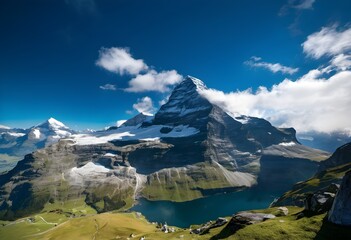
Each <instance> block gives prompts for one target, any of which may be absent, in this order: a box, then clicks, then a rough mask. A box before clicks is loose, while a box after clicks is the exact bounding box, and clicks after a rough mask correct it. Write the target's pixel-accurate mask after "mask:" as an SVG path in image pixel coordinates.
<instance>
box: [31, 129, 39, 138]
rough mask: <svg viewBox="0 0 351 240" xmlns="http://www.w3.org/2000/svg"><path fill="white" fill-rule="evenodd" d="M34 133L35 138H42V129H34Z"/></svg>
mask: <svg viewBox="0 0 351 240" xmlns="http://www.w3.org/2000/svg"><path fill="white" fill-rule="evenodd" d="M32 133H33V135H34V138H36V139H40V131H39V129H33V131H32Z"/></svg>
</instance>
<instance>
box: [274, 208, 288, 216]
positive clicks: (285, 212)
mask: <svg viewBox="0 0 351 240" xmlns="http://www.w3.org/2000/svg"><path fill="white" fill-rule="evenodd" d="M277 211H278V213H277V214H275V215H276V216H277V217H281V216H288V214H289V209H288V208H287V207H278V209H277Z"/></svg>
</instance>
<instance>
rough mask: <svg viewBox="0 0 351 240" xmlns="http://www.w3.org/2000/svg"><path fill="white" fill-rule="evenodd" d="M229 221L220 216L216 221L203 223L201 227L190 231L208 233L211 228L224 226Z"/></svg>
mask: <svg viewBox="0 0 351 240" xmlns="http://www.w3.org/2000/svg"><path fill="white" fill-rule="evenodd" d="M227 222H228V220H227V219H225V218H221V217H220V218H218V219H217V220H216V221H215V222H212V221H209V222H207V223H205V224H204V225H202V226H201V227H200V228H196V229H192V230H190V233H193V234H200V235H202V234H205V233H207V232H208V231H209V230H210V229H211V228H217V227H220V226H223V225H224V224H226V223H227Z"/></svg>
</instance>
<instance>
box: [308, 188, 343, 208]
mask: <svg viewBox="0 0 351 240" xmlns="http://www.w3.org/2000/svg"><path fill="white" fill-rule="evenodd" d="M338 189H339V185H338V184H334V183H333V184H330V185H329V186H327V187H326V188H323V189H321V190H319V191H317V192H314V193H312V194H309V195H307V197H306V199H305V210H306V212H308V213H312V214H321V213H325V212H328V211H329V210H330V209H331V207H332V205H333V201H334V198H335V194H336V193H337V191H338Z"/></svg>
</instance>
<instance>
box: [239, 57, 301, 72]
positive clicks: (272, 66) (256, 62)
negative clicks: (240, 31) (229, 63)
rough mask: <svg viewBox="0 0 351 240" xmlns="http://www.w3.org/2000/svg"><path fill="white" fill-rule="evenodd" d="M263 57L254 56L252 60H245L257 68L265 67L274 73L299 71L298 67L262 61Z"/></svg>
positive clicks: (247, 63)
mask: <svg viewBox="0 0 351 240" xmlns="http://www.w3.org/2000/svg"><path fill="white" fill-rule="evenodd" d="M261 60H262V58H260V57H256V56H253V57H251V59H250V60H248V61H246V62H244V63H245V64H246V65H249V66H251V67H256V68H265V69H268V70H269V71H271V72H273V73H277V72H281V73H283V74H290V75H291V74H294V73H296V72H297V71H299V69H298V68H291V67H287V66H283V65H281V64H280V63H268V62H263V61H261Z"/></svg>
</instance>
